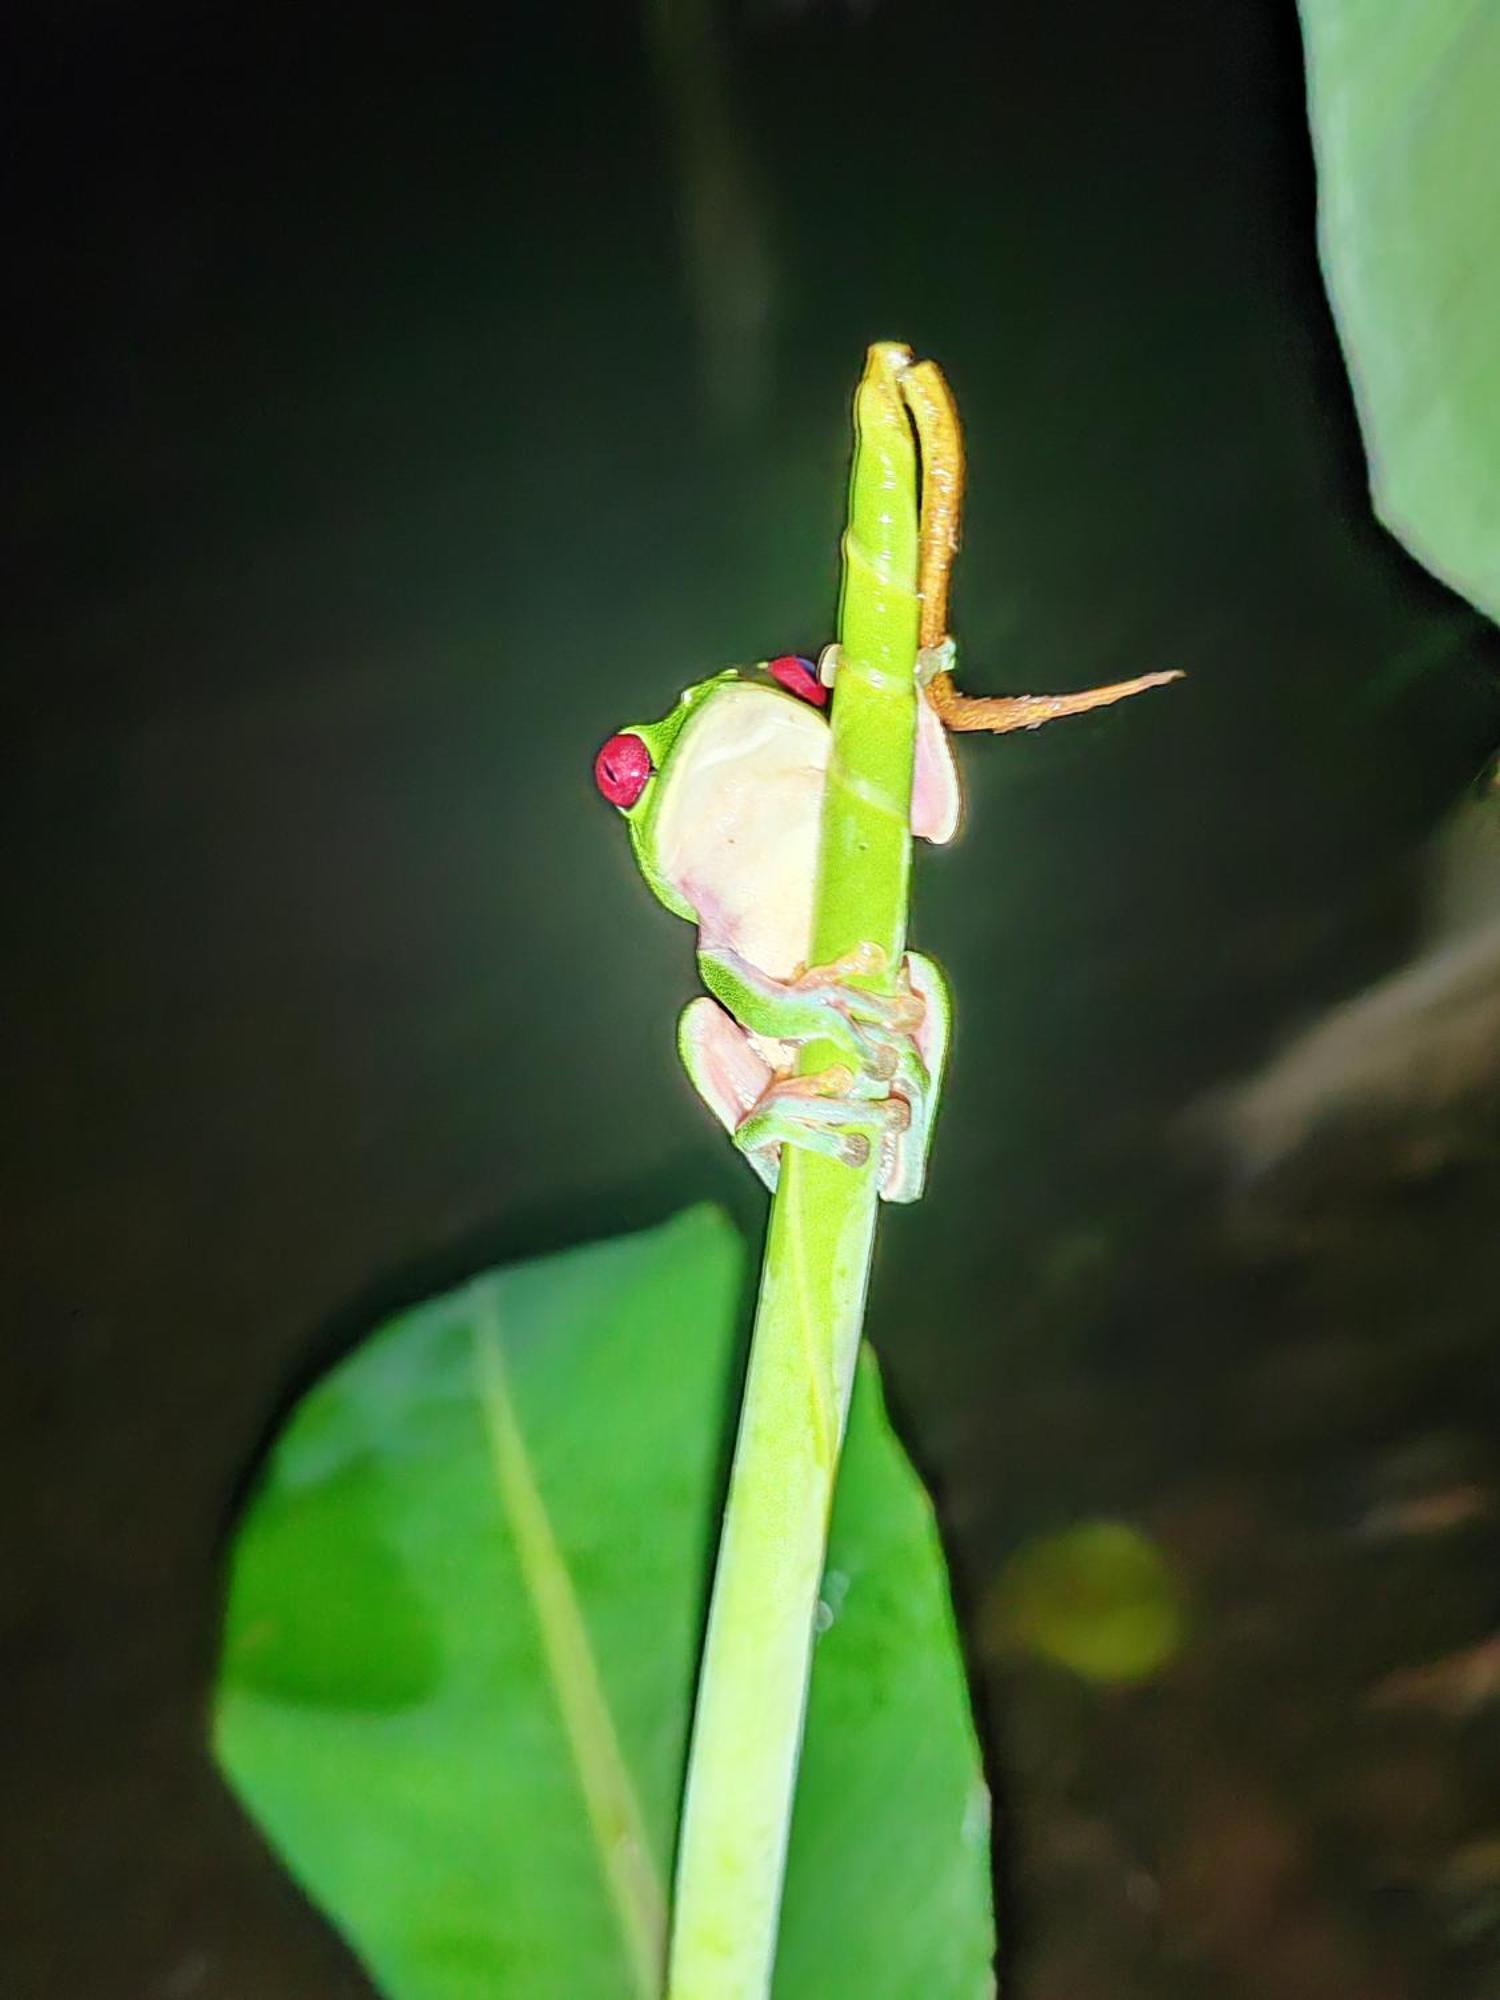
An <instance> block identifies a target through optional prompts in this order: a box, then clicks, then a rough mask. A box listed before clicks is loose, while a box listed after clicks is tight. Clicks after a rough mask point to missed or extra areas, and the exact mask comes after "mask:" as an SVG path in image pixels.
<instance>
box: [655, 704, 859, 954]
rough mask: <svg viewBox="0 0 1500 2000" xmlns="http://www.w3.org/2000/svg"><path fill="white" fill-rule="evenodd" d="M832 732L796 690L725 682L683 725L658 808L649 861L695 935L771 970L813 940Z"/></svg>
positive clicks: (803, 952)
mask: <svg viewBox="0 0 1500 2000" xmlns="http://www.w3.org/2000/svg"><path fill="white" fill-rule="evenodd" d="M830 741H831V737H830V733H829V729H828V725H827V723H826V722H825V721H824V720H823V717H822V715H821V713H820V712H819V711H818V710H817V709H815V708H811V707H809V706H808V705H807V704H805V703H803V702H800V701H798V700H797V699H796V698H795V697H794V696H792V695H787V694H782V693H781V692H779V691H778V690H773V689H771V688H766V687H760V686H757V685H755V684H754V683H746V684H745V685H744V686H742V687H737V686H731V687H727V688H725V689H724V691H723V693H722V694H720V695H718V696H716V698H715V699H714V700H713V701H711V702H709V703H707V704H706V705H705V707H704V709H703V712H702V713H701V715H698V716H695V717H694V718H693V719H692V720H691V721H690V722H689V723H688V724H687V725H686V728H685V730H684V733H683V736H682V737H681V738H680V739H679V742H678V745H677V749H676V753H675V755H674V757H673V760H672V764H671V767H670V785H669V789H668V790H667V792H666V793H665V794H664V796H663V798H662V801H661V804H660V807H659V808H658V813H657V820H656V844H657V856H658V862H659V865H660V867H661V870H662V873H663V874H664V875H665V876H666V877H667V879H668V880H669V881H670V882H671V883H673V885H674V886H675V887H676V888H677V889H678V890H679V891H680V893H681V894H682V896H683V897H684V898H685V899H686V901H687V902H689V903H691V904H692V906H693V908H694V909H695V910H696V911H697V912H698V923H699V932H700V935H701V939H702V942H703V943H704V944H706V945H717V946H724V945H727V946H729V947H730V948H731V949H732V950H734V951H737V952H739V954H740V955H741V957H743V958H747V959H748V960H749V961H750V963H751V964H752V965H756V966H758V967H759V968H760V970H761V971H762V972H766V973H769V974H770V975H771V976H772V978H775V979H788V978H790V977H791V975H792V974H793V973H794V972H796V971H797V969H798V968H799V967H800V966H803V965H805V964H806V963H807V959H808V954H809V951H810V949H811V945H812V914H813V892H814V887H815V877H816V872H817V861H818V838H819V828H820V822H821V819H822V813H823V788H824V784H825V782H826V778H827V771H828V750H829V744H830Z"/></svg>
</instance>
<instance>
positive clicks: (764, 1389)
mask: <svg viewBox="0 0 1500 2000" xmlns="http://www.w3.org/2000/svg"><path fill="white" fill-rule="evenodd" d="M909 359H910V357H909V355H908V354H907V351H906V349H905V348H902V347H898V346H895V345H894V344H892V343H889V342H885V343H881V344H879V345H877V346H875V347H872V348H871V350H870V354H869V359H868V363H867V366H866V369H865V374H864V378H863V380H862V381H861V383H860V386H859V390H858V393H857V395H856V397H855V404H854V425H855V452H854V468H853V474H852V477H851V480H850V496H849V525H848V529H847V531H846V533H845V536H844V577H843V596H842V603H841V606H840V617H839V639H840V647H841V654H840V664H839V680H838V696H837V699H836V701H835V702H834V706H833V744H832V752H831V756H830V760H829V770H828V785H827V791H826V795H825V799H824V806H823V824H822V839H821V845H820V859H819V876H818V892H817V899H816V905H815V914H814V924H813V957H814V960H815V962H817V963H820V964H826V963H828V962H830V961H832V960H834V959H836V958H839V957H841V956H843V955H844V954H845V953H846V952H849V951H852V950H854V949H855V948H856V947H857V946H859V945H862V944H871V943H873V944H876V945H879V946H880V947H881V948H882V950H883V952H884V954H885V969H884V970H883V972H882V973H881V975H880V976H879V977H878V978H872V979H871V980H870V982H869V983H870V984H872V985H883V986H886V987H888V986H889V985H890V983H891V981H892V980H893V979H894V976H895V973H896V970H897V968H899V965H900V962H901V955H902V953H903V951H904V949H905V942H906V906H907V884H908V878H909V874H910V865H911V837H910V807H911V781H912V758H913V751H914V745H915V732H916V683H915V677H914V668H915V659H916V646H917V621H918V608H919V607H918V598H917V490H916V489H917V460H916V449H915V445H914V442H913V438H912V432H911V428H910V424H909V422H908V419H907V415H906V411H905V407H904V405H903V403H902V400H901V392H900V387H899V377H900V374H901V371H902V369H903V368H904V367H905V366H906V365H907V363H908V362H909ZM832 1060H834V1052H833V1051H832V1050H830V1049H827V1048H818V1047H813V1048H810V1049H808V1050H807V1051H806V1052H805V1054H804V1057H803V1068H804V1070H805V1071H811V1070H816V1069H819V1068H822V1067H825V1066H826V1065H827V1064H828V1063H829V1062H831V1061H832ZM878 1171H879V1163H878V1161H877V1160H874V1159H872V1160H871V1161H870V1162H868V1163H867V1164H866V1165H864V1166H862V1167H849V1166H845V1165H843V1164H842V1163H841V1162H839V1161H836V1160H829V1159H826V1158H821V1157H818V1156H816V1155H814V1154H812V1153H809V1152H805V1151H800V1150H798V1149H797V1148H795V1147H791V1146H787V1147H784V1148H783V1149H782V1165H781V1176H780V1182H779V1185H778V1187H777V1190H776V1194H775V1197H774V1199H773V1201H772V1204H771V1219H770V1227H769V1231H768V1234H767V1240H766V1254H765V1262H764V1266H763V1269H762V1275H761V1289H760V1299H759V1304H758V1307H757V1311H756V1319H755V1331H754V1335H753V1338H752V1343H751V1350H750V1366H749V1371H748V1374H747V1377H746V1383H745V1397H744V1404H743V1407H742V1410H741V1415H740V1426H739V1435H738V1439H737V1441H736V1445H735V1455H734V1467H733V1471H732V1473H731V1476H730V1484H729V1497H728V1501H727V1504H726V1507H725V1513H724V1521H723V1528H722V1536H721V1540H720V1545H719V1559H718V1566H717V1570H716V1572H715V1577H714V1590H713V1602H712V1605H711V1608H710V1613H709V1624H708V1636H707V1640H706V1643H705V1647H704V1655H703V1666H702V1671H701V1675H700V1679H699V1684H698V1701H697V1710H696V1714H695V1717H694V1724H693V1746H692V1754H691V1757H690V1760H689V1767H688V1779H687V1790H686V1797H685V1801H684V1806H683V1818H682V1829H681V1837H680V1845H679V1851H678V1864H677V1885H676V1900H675V1911H674V1923H673V1933H672V1944H671V1956H670V1968H669V1979H668V1995H669V2000H764V1996H765V1995H767V1994H768V1993H769V1992H770V1988H771V1976H772V1971H773V1967H774V1962H775V1952H776V1927H777V1917H778V1912H779V1908H780V1902H781V1885H782V1878H783V1874H784V1872H785V1863H786V1850H787V1839H788V1835H789V1832H790V1828H791V1816H792V1801H793V1795H794V1791H795V1786H796V1775H797V1760H798V1756H799V1753H800V1750H801V1742H802V1725H803V1718H804V1716H805V1713H806V1708H807V1686H808V1677H809V1673H810V1669H811V1664H812V1641H813V1622H814V1616H815V1613H816V1610H817V1603H818V1591H819V1586H820V1584H821V1582H822V1575H823V1563H824V1557H825V1552H826V1548H827V1539H828V1522H829V1516H830V1512H831V1509H832V1503H833V1490H834V1480H835V1476H836V1473H837V1468H838V1455H839V1447H840V1444H841V1442H842V1436H843V1429H844V1419H845V1415H846V1413H847V1410H848V1406H849V1395H850V1390H851V1387H852V1384H853V1379H854V1365H855V1361H856V1359H857V1356H858V1352H859V1340H860V1332H861V1327H862V1324H863V1319H864V1303H865V1291H866V1286H867V1283H868V1278H869V1268H870V1255H871V1250H872V1247H873V1243H874V1235H875V1217H876V1209H877V1205H878V1191H877V1178H878Z"/></svg>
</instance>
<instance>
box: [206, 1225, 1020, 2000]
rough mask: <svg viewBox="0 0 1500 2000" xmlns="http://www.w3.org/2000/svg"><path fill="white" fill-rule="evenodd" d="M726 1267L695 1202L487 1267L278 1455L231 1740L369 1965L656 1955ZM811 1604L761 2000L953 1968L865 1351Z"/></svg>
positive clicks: (342, 1379)
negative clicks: (639, 1229)
mask: <svg viewBox="0 0 1500 2000" xmlns="http://www.w3.org/2000/svg"><path fill="white" fill-rule="evenodd" d="M742 1267H743V1256H742V1250H741V1246H740V1244H739V1242H738V1239H737V1238H736V1236H735V1235H734V1232H733V1231H732V1229H731V1228H730V1226H729V1225H728V1223H727V1222H726V1221H725V1219H724V1218H723V1217H722V1216H721V1215H720V1214H719V1213H718V1212H716V1211H714V1210H710V1209H695V1210H691V1211H689V1212H687V1213H685V1214H684V1215H682V1216H679V1217H678V1218H677V1219H676V1220H675V1221H673V1222H671V1223H668V1224H667V1225H665V1226H664V1227H662V1228H660V1229H657V1230H653V1231H650V1232H647V1233H645V1234H642V1235H637V1236H632V1237H626V1238H621V1239H618V1240H615V1241H612V1242H607V1243H601V1244H596V1245H592V1246H589V1247H587V1248H584V1249H580V1250H575V1251H571V1252H567V1253H565V1254H563V1255H560V1256H555V1257H550V1258H546V1259H542V1260H538V1261H537V1262H534V1263H530V1264H524V1265H518V1266H513V1267H510V1268H507V1269H505V1270H502V1271H496V1272H491V1273H487V1274H485V1275H484V1276H482V1277H480V1278H477V1279H475V1280H474V1281H473V1282H472V1283H470V1284H468V1285H466V1286H464V1287H463V1288H461V1289H460V1290H457V1291H454V1292H451V1293H449V1294H446V1295H445V1296H443V1297H441V1298H438V1299H435V1300H433V1301H430V1302H429V1303H427V1304H425V1305H422V1306H420V1307H418V1308H417V1309H416V1310H414V1311H412V1312H408V1313H405V1314H403V1315H401V1316H400V1317H399V1318H397V1319H395V1320H393V1321H391V1322H390V1323H388V1324H387V1325H386V1326H384V1327H383V1328H381V1329H380V1330H379V1331H378V1332H377V1333H375V1334H374V1335H373V1336H372V1337H371V1338H370V1339H369V1340H368V1341H367V1342H365V1343H364V1344H363V1345H362V1346H361V1347H360V1348H359V1349H358V1350H357V1351H356V1352H355V1353H354V1354H353V1355H352V1356H351V1357H350V1358H349V1359H348V1360H346V1361H345V1362H343V1363H342V1364H341V1365H340V1366H339V1367H337V1368H336V1369H335V1370H334V1371H333V1372H332V1373H331V1374H330V1375H329V1376H327V1377H326V1378H325V1379H324V1380H323V1381H322V1382H321V1383H320V1384H319V1385H318V1386H317V1387H316V1388H315V1389H314V1390H313V1391H312V1392H311V1393H310V1394H309V1395H308V1396H307V1397H305V1398H304V1400H303V1401H302V1402H301V1403H300V1404H299V1405H298V1407H297V1409H296V1410H295V1412H294V1413H293V1415H292V1418H291V1420H290V1422H289V1423H288V1425H287V1427H286V1429H285V1430H284V1432H283V1433H282V1435H281V1437H280V1439H279V1441H278V1442H277V1444H276V1446H275V1448H274V1450H273V1452H272V1454H271V1457H270V1461H269V1463H268V1465H267V1467H266V1470H265V1474H264V1477H263V1479H262V1482H261V1485H260V1487H259V1489H258V1492H257V1494H256V1497H255V1498H254V1500H253V1502H252V1504H251V1506H250V1509H249V1511H248V1514H247V1517H246V1520H245V1522H244V1525H243V1528H242V1531H241V1534H240V1537H239V1540H238V1542H237V1544H236V1547H235V1551H234V1560H233V1567H232V1577H231V1588H230V1600H229V1610H228V1621H227V1632H226V1636H225V1644H224V1655H223V1665H222V1673H221V1680H220V1687H219V1695H218V1712H217V1731H216V1734H217V1748H218V1753H219V1757H220V1760H221V1763H222V1765H223V1768H224V1770H225V1771H226V1773H227V1774H228V1776H229V1778H230V1781H231V1783H232V1784H233V1785H234V1787H235V1789H236V1791H237V1792H238V1793H239V1795H240V1797H241V1799H242V1800H243V1802H244V1803H245V1805H246V1806H247V1808H248V1809H249V1810H250V1812H251V1813H252V1815H253V1816H254V1817H255V1819H256V1820H257V1821H258V1822H259V1824H260V1825H261V1827H262V1829H263V1831H264V1832H265V1834H266V1835H267V1837H268V1839H269V1840H270V1842H271V1844H272V1845H273V1847H274V1848H275V1849H276V1850H277V1851H278V1852H279V1853H280V1855H281V1857H282V1859H283V1860H284V1861H285V1863H286V1865H287V1866H288V1867H289V1869H290V1870H291V1872H292V1873H293V1874H294V1876H295V1877H296V1878H297V1879H298V1881H299V1882H301V1883H302V1885H303V1886H304V1887H305V1889H306V1890H307V1892H308V1894H309V1895H310V1896H311V1897H312V1899H313V1900H314V1901H315V1902H316V1903H317V1904H318V1905H319V1906H320V1907H321V1908H322V1909H323V1910H324V1911H325V1912H326V1913H327V1915H328V1916H329V1917H330V1918H331V1920H332V1921H333V1922H334V1923H335V1924H336V1925H337V1926H338V1927H339V1929H340V1930H341V1931H343V1932H344V1934H345V1935H346V1936H347V1937H348V1939H349V1940H350V1942H351V1943H352V1945H353V1946H354V1948H355V1950H356V1951H357V1952H358V1953H359V1955H360V1957H361V1958H362V1959H363V1960H364V1962H365V1964H366V1965H367V1967H368V1968H369V1970H370V1972H371V1976H372V1977H373V1979H374V1980H375V1982H376V1984H377V1986H378V1987H379V1990H380V1991H381V1992H383V1993H384V1994H386V1995H388V1996H390V2000H460V1996H462V2000H483V1997H484V1996H486V1995H489V1994H495V1995H502V1994H503V1995H504V1996H506V2000H544V1996H554V1995H556V1994H559V1993H568V1994H570V1995H577V1996H580V2000H593V1996H597V1997H598V2000H615V1996H619V2000H636V1996H639V1995H642V1994H647V1993H650V1992H651V1991H653V1990H655V1987H654V1981H655V1978H656V1970H655V1968H656V1965H657V1962H658V1954H659V1951H660V1944H661V1939H660V1926H661V1922H662V1917H663V1910H664V1904H665V1893H666V1886H667V1884H668V1882H669V1879H670V1867H671V1856H672V1846H673V1838H674V1826H675V1817H676V1812H677V1804H678V1790H679V1786H680V1783H681V1776H682V1769H683V1763H684V1757H685V1751H686V1741H687V1730H688V1723H689V1719H690V1712H691V1700H692V1688H693V1677H694V1673H695V1670H696V1655H697V1647H698V1643H699V1634H700V1628H701V1622H702V1617H703V1611H704V1605H705V1601H706V1592H707V1583H708V1572H709V1564H710V1560H711V1554H712V1548H713V1540H714V1535H715V1531H716V1525H717V1511H718V1507H719V1504H720V1499H721V1492H720V1488H721V1483H722V1477H723V1465H724V1451H725V1443H726V1435H727V1426H728V1424H729V1422H730V1421H731V1417H732V1401H733V1396H734V1393H735V1387H736V1383H737V1379H738V1361H739V1355H738V1343H739V1333H738V1329H739V1325H740V1286H741V1281H742ZM824 1602H825V1609H824V1616H823V1620H822V1622H823V1623H824V1624H825V1626H826V1629H825V1630H824V1631H823V1633H822V1635H821V1637H820V1638H819V1641H818V1645H817V1655H816V1664H815V1668H814V1674H813V1691H812V1700H811V1710H810V1714H809V1720H808V1730H807V1743H806V1750H805V1755H804V1761H803V1773H802V1782H801V1786H800V1789H799V1794H798V1805H797V1813H796V1819H795V1824H794V1828H793V1837H792V1853H791V1859H790V1863H789V1871H788V1881H787V1892H786V1905H785V1912H784V1920H783V1928H782V1943H781V1953H780V1959H779V1965H778V1973H777V1981H776V1987H775V1992H776V1995H777V2000H813V1997H814V1996H817V1997H818V2000H828V1996H830V1995H836V1994H841V1993H849V1994H854V1993H859V1994H861V1995H864V1996H870V2000H907V1996H912V2000H915V1996H918V1995H921V1996H923V2000H950V1996H951V2000H960V1996H961V2000H971V1996H978V1995H981V1994H984V1993H987V1992H989V1991H990V1990H991V1975H990V1958H991V1951H992V1934H991V1915H990V1878H989V1861H988V1841H987V1818H988V1814H987V1794H986V1792H985V1789H984V1784H983V1777H982V1771H981V1766H980V1759H979V1753H978V1748H977V1743H976V1739H975V1735H974V1730H973V1726H972V1722H971V1719H970V1713H969V1706H968V1697H967V1692H966V1687H965V1680H964V1672H963V1664H962V1660H961V1657H960V1652H959V1647H958V1642H957V1637H956V1633H955V1629H954V1623H953V1616H952V1611H951V1608H950V1604H949V1598H948V1590H947V1582H946V1577H945V1573H944V1568H943V1562H942V1554H941V1550H940V1547H939V1544H938V1539H937V1534H936V1528H935V1524H934V1521H933V1518H932V1512H931V1508H930V1506H929V1503H928V1501H927V1499H926V1496H925V1494H924V1492H923V1491H922V1488H921V1486H920V1484H919V1483H918V1481H917V1479H916V1476H915V1474H914V1473H913V1471H912V1469H911V1466H910V1464H909V1462H908V1461H907V1459H906V1457H905V1454H904V1453H903V1452H902V1450H901V1447H900V1445H899V1444H898V1443H897V1441H896V1439H895V1437H894V1435H893V1433H892V1431H891V1430H890V1427H889V1425H888V1423H887V1420H886V1417H885V1413H884V1408H883V1404H882V1401H881V1396H880V1390H879V1384H878V1379H877V1376H876V1372H875V1369H874V1367H873V1364H872V1363H869V1362H868V1361H867V1362H866V1363H865V1364H864V1365H863V1366H862V1368H861V1371H860V1380H859V1384H858V1388H857V1391H856V1396H855V1402H854V1407H853V1411H852V1414H851V1418H850V1434H849V1443H848V1447H847V1451H846V1455H845V1461H844V1469H843V1474H842V1478H841V1483H840V1488H839V1498H838V1503H837V1507H836V1511H835V1520H834V1526H833V1536H832V1543H831V1550H830V1560H829V1567H828V1573H827V1580H826V1584H825V1590H824Z"/></svg>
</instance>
